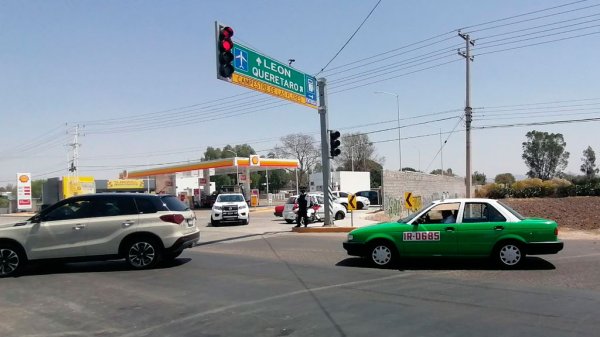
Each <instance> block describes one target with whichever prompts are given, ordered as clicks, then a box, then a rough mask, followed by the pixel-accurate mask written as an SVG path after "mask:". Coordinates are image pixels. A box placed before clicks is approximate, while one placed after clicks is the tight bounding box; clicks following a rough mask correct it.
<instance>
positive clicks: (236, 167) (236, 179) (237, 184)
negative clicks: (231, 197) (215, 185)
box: [223, 150, 240, 186]
mask: <svg viewBox="0 0 600 337" xmlns="http://www.w3.org/2000/svg"><path fill="white" fill-rule="evenodd" d="M223 151H224V152H225V151H227V152H231V153H233V155H234V156H235V158H234V159H233V160H234V162H235V185H236V186H239V185H240V182H239V180H238V179H240V172H239V170H238V164H237V156H238V155H237V152H235V151H232V150H223Z"/></svg>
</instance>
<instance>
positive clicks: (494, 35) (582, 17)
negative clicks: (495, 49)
mask: <svg viewBox="0 0 600 337" xmlns="http://www.w3.org/2000/svg"><path fill="white" fill-rule="evenodd" d="M598 15H600V13H597V14H591V15H585V16H581V17H577V18H573V19H568V20H562V21H556V22H552V23H547V24H543V25H538V26H533V27H529V28H521V29H517V30H512V31H509V32H504V33H499V34H493V35H487V36H483V37H478V38H477V41H478V45H482V44H485V43H487V42H485V43H481V42H479V41H481V40H487V39H490V38H493V37H498V36H504V35H510V34H514V33H522V32H524V31H528V30H533V29H537V28H543V27H549V26H554V25H558V24H561V23H566V22H572V21H577V20H581V19H587V18H590V17H594V16H598ZM592 21H596V20H592ZM578 24H581V23H577V24H573V25H578ZM570 26H571V25H568V26H564V27H562V28H565V27H570Z"/></svg>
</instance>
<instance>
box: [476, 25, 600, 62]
mask: <svg viewBox="0 0 600 337" xmlns="http://www.w3.org/2000/svg"><path fill="white" fill-rule="evenodd" d="M594 34H600V31H598V32H592V33H587V34H581V35H575V36H569V37H564V38H560V39H554V40H550V41H543V42H538V43H532V44H528V45H524V46H516V47H511V48H505V49H498V50H492V51H488V52H484V53H479V54H475V55H473V56H482V55H489V54H496V53H501V52H505V51H509V50H515V49H522V48H528V47H533V46H539V45H543V44H547V43H552V42H558V41H564V40H570V39H575V38H579V37H584V36H590V35H594Z"/></svg>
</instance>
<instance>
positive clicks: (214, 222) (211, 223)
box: [210, 216, 220, 227]
mask: <svg viewBox="0 0 600 337" xmlns="http://www.w3.org/2000/svg"><path fill="white" fill-rule="evenodd" d="M219 224H220V221H219V220H215V219H213V218H212V216H211V217H210V225H211V226H213V227H217V226H219Z"/></svg>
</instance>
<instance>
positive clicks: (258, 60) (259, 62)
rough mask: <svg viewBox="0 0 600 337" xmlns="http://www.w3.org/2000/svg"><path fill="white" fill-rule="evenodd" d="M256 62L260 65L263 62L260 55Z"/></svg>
mask: <svg viewBox="0 0 600 337" xmlns="http://www.w3.org/2000/svg"><path fill="white" fill-rule="evenodd" d="M256 63H258V66H259V67H260V66H261V64H262V60H261V59H260V57H257V58H256Z"/></svg>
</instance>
